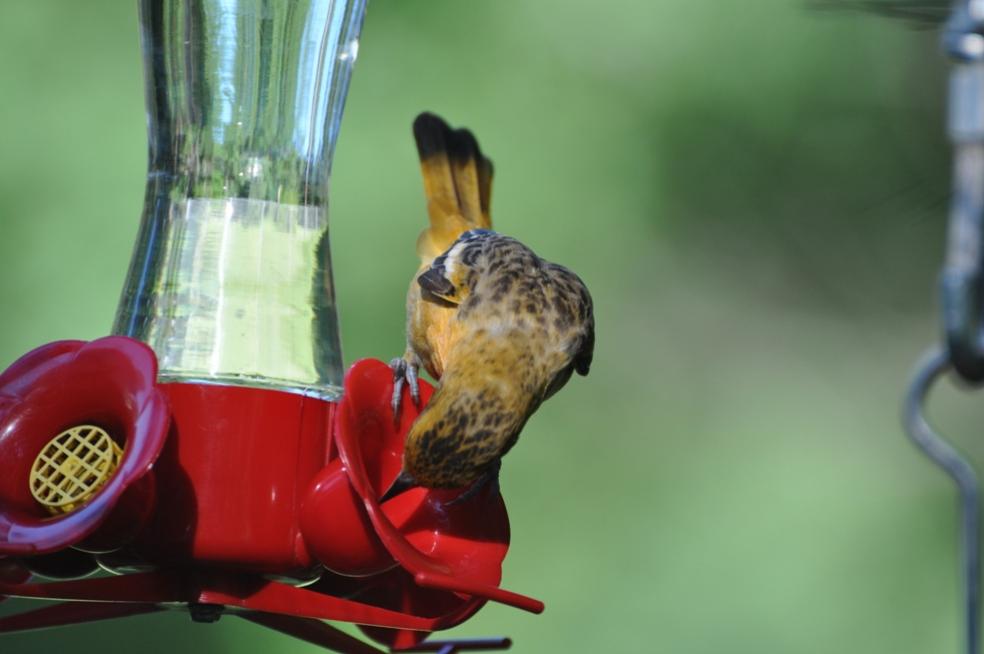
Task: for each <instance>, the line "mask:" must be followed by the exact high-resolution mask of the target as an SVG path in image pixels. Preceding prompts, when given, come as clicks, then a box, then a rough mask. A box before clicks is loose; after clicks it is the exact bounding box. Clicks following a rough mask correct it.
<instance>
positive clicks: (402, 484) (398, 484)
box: [379, 471, 420, 504]
mask: <svg viewBox="0 0 984 654" xmlns="http://www.w3.org/2000/svg"><path fill="white" fill-rule="evenodd" d="M419 485H420V484H418V483H417V480H416V479H414V478H413V477H411V476H410V474H409V473H407V472H405V471H400V474H399V475H398V476H397V478H396V479H394V480H393V483H392V484H390V487H389V488H388V489H387V490H386V492H385V493H383V494H382V496H381V497H380V498H379V503H380V504H382V503H383V502H385V501H387V500H391V499H393V498H394V497H396V496H397V495H400V494H402V493H404V492H406V491H408V490H410V489H411V488H416V487H417V486H419Z"/></svg>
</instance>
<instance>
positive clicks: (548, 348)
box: [388, 114, 594, 496]
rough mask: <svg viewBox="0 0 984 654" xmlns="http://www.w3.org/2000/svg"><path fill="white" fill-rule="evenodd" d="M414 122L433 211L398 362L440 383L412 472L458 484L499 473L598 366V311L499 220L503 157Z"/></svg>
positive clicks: (576, 283)
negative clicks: (498, 162) (547, 408)
mask: <svg viewBox="0 0 984 654" xmlns="http://www.w3.org/2000/svg"><path fill="white" fill-rule="evenodd" d="M414 132H415V135H416V136H417V143H418V150H419V151H420V155H421V165H422V169H423V173H424V181H425V190H426V193H427V197H428V208H429V213H430V219H431V220H430V226H429V227H428V229H426V230H424V233H423V234H421V237H420V239H419V240H418V253H419V254H420V255H421V259H422V265H421V268H420V270H419V271H418V273H417V275H416V276H415V277H414V280H413V282H412V283H411V285H410V290H409V292H408V294H407V351H406V353H405V354H404V357H403V359H402V361H400V360H398V362H397V364H396V365H395V366H394V368H395V369H396V370H397V372H398V374H400V373H402V372H404V371H407V370H410V371H412V370H414V369H415V368H416V367H417V366H422V367H424V368H425V369H426V370H427V371H428V372H429V373H430V374H431V375H432V376H433V377H434V378H435V379H437V380H439V385H438V387H437V390H436V391H435V393H434V395H433V396H432V397H431V400H430V402H429V403H428V405H427V406H426V407H425V408H424V410H423V411H422V412H421V414H420V415H419V416H418V418H417V420H416V421H415V422H414V424H413V426H412V427H411V429H410V432H409V434H408V435H407V440H406V446H405V449H404V458H403V474H402V475H401V477H402V478H403V485H404V486H411V485H420V486H426V487H431V488H457V487H463V486H466V485H468V484H471V483H472V482H475V481H476V480H478V479H481V478H483V477H487V476H489V475H491V474H494V473H495V472H496V471H497V470H498V463H499V459H500V458H501V457H502V456H503V455H504V454H505V453H506V452H508V451H509V449H510V448H511V447H512V446H513V445H514V444H515V443H516V439H517V438H518V437H519V433H520V431H521V430H522V428H523V426H524V425H525V424H526V421H527V419H528V418H529V416H530V415H531V414H532V413H533V412H534V411H536V409H537V408H538V407H539V406H540V404H541V403H542V402H543V401H544V400H545V399H547V398H548V397H550V396H551V395H553V394H554V393H555V392H557V391H558V390H559V389H560V388H561V387H563V385H564V384H565V383H567V380H568V379H570V377H571V374H572V373H573V372H578V373H579V374H582V375H585V374H587V373H588V369H589V367H590V365H591V357H592V353H593V349H594V316H593V313H592V303H591V296H590V294H589V293H588V290H587V287H586V286H585V285H584V283H583V282H582V281H581V280H580V279H579V278H578V277H577V275H575V274H574V273H573V272H571V271H570V270H568V269H567V268H564V267H563V266H560V265H557V264H554V263H550V262H548V261H545V260H543V259H541V258H540V257H538V256H537V255H536V254H535V253H534V252H533V251H532V250H531V249H529V248H528V247H526V246H525V245H523V244H522V243H521V242H519V241H518V240H516V239H514V238H510V237H508V236H504V235H502V234H498V233H496V232H494V231H491V229H489V228H490V227H491V221H490V220H489V213H488V199H489V190H490V187H491V170H492V168H491V164H490V163H489V162H488V161H487V160H486V159H485V158H484V157H483V156H482V154H481V152H480V150H479V149H478V144H477V143H476V142H475V139H474V137H472V136H471V134H470V133H468V132H467V131H465V130H457V131H453V130H451V129H450V128H448V127H447V125H446V124H445V123H444V122H443V121H441V120H440V119H439V118H437V117H436V116H433V115H431V114H422V115H421V117H419V118H418V119H417V121H416V122H415V124H414ZM435 178H437V179H435ZM459 178H463V179H459ZM452 190H453V192H451V191H452ZM442 246H443V247H442ZM409 377H410V378H411V382H412V381H413V379H412V377H413V376H412V375H409ZM388 495H389V494H388ZM390 496H391V495H390Z"/></svg>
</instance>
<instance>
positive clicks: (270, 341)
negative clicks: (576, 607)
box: [0, 0, 543, 653]
mask: <svg viewBox="0 0 984 654" xmlns="http://www.w3.org/2000/svg"><path fill="white" fill-rule="evenodd" d="M364 10H365V0H328V1H324V2H323V1H320V0H290V1H284V2H264V1H261V0H239V1H238V2H228V1H226V0H141V3H140V25H141V36H142V46H143V57H144V65H145V71H146V102H147V114H148V131H149V165H148V175H147V186H146V196H145V205H144V211H143V218H142V222H141V226H140V231H139V235H138V238H137V243H136V247H135V249H134V254H133V259H132V263H131V266H130V270H129V274H128V275H127V278H126V283H125V286H124V289H123V294H122V298H121V300H120V304H119V310H118V313H117V316H116V321H115V325H114V329H113V335H111V336H107V337H105V338H100V339H97V340H94V341H91V342H82V341H60V342H55V343H49V344H47V345H43V346H41V347H39V348H37V349H35V350H33V351H31V352H29V353H27V354H25V355H24V356H23V357H21V358H20V359H19V360H18V361H16V362H15V363H14V364H13V365H12V366H10V368H8V369H7V370H6V371H5V372H3V373H2V374H0V465H2V466H3V474H2V475H0V599H3V598H4V597H17V598H28V599H35V600H45V601H46V603H45V606H43V607H42V608H40V609H35V610H30V611H27V612H22V613H18V614H14V615H9V616H7V617H4V618H0V633H4V632H16V631H24V630H29V629H39V628H46V627H54V626H61V625H69V624H76V623H81V622H89V621H94V620H103V619H110V618H118V617H125V616H131V615H137V614H143V613H150V612H154V611H160V610H164V609H165V608H169V609H173V608H175V607H179V608H183V609H186V610H187V611H189V613H190V614H191V617H192V618H193V619H195V620H197V621H206V622H208V621H215V620H217V619H218V618H219V617H220V616H221V615H223V614H225V613H228V614H231V615H236V616H238V617H241V618H244V619H247V620H250V621H252V622H255V623H257V624H260V625H263V626H266V627H269V628H272V629H275V630H278V631H281V632H284V633H287V634H290V635H293V636H295V637H298V638H301V639H304V640H307V641H309V642H312V643H316V644H319V645H322V646H324V647H327V648H329V649H333V650H335V651H338V652H345V653H363V652H377V651H379V650H378V649H377V648H376V647H375V646H373V645H371V644H369V643H367V642H365V641H362V640H359V639H357V638H354V637H352V636H349V635H347V634H345V633H343V632H341V631H339V630H337V629H336V628H334V627H332V626H331V625H330V624H328V622H325V621H343V622H350V623H355V624H357V625H359V626H360V628H361V629H362V630H363V632H364V633H366V634H367V635H368V636H369V637H370V638H371V639H372V640H374V641H376V642H379V643H382V644H383V645H386V646H388V647H391V648H394V649H402V650H406V651H442V652H452V651H458V650H464V649H497V648H504V647H508V646H509V641H508V639H490V640H479V641H448V642H446V643H433V642H428V643H424V642H423V641H424V639H425V638H426V637H427V636H428V635H429V634H430V633H431V632H433V631H436V630H441V629H447V628H450V627H453V626H455V625H458V624H461V623H462V622H463V621H465V620H466V619H468V618H469V617H470V616H472V615H473V614H474V613H475V612H476V611H478V610H479V609H480V608H481V607H482V606H483V605H484V604H485V603H486V602H487V601H489V600H493V601H496V602H501V603H504V604H508V605H511V606H514V607H517V608H520V609H524V610H527V611H531V612H534V613H538V612H540V611H542V610H543V604H542V603H541V602H539V601H537V600H534V599H531V598H529V597H525V596H522V595H518V594H516V593H513V592H510V591H507V590H504V589H502V588H500V587H499V582H500V579H501V571H502V561H503V559H504V557H505V555H506V551H507V549H508V546H509V523H508V518H507V515H506V509H505V505H504V504H503V501H502V498H501V496H500V495H499V492H498V489H495V488H491V485H490V487H488V488H485V489H483V490H482V491H480V492H478V493H475V494H474V496H471V497H468V498H467V499H466V500H464V501H459V502H452V501H451V500H453V499H454V498H455V497H456V496H457V494H458V493H457V491H440V490H427V489H423V488H416V489H413V490H411V491H408V492H406V493H404V494H402V495H400V496H398V497H395V498H393V499H392V500H390V501H387V502H385V503H383V504H382V505H381V504H380V503H379V502H378V499H377V498H378V497H379V494H380V493H381V492H383V491H384V490H385V489H386V488H387V487H388V486H389V484H390V483H391V482H392V480H393V479H394V478H395V477H396V475H397V474H398V472H399V469H400V461H401V456H402V448H403V440H404V437H405V435H406V432H407V430H408V429H409V427H410V425H411V424H412V422H413V420H414V418H415V417H416V414H417V411H418V409H417V408H416V407H415V406H414V404H413V402H411V401H410V398H409V393H408V392H407V391H404V393H405V395H406V397H405V401H404V402H403V407H404V408H403V410H402V411H401V413H400V416H399V419H398V420H396V419H394V416H393V413H392V409H391V407H390V400H391V397H392V390H393V373H392V371H391V370H390V368H389V367H388V366H387V365H386V364H384V363H382V362H380V361H376V360H362V361H359V362H357V363H355V364H354V365H353V366H352V367H351V368H350V369H349V370H348V372H347V373H346V374H345V375H344V379H343V374H342V363H341V362H342V359H341V350H340V345H339V337H338V320H337V309H336V306H335V302H334V291H333V279H332V270H331V261H330V254H329V239H328V234H329V232H328V212H327V195H328V182H329V175H330V169H331V160H332V153H333V149H334V144H335V140H336V136H337V134H338V129H339V124H340V120H341V115H342V108H343V105H344V102H345V96H346V92H347V87H348V82H349V78H350V75H351V71H352V65H353V63H354V61H355V57H356V54H357V49H358V36H359V31H360V28H361V24H362V19H363V14H364ZM432 390H433V389H432V388H431V387H430V386H429V385H427V384H426V383H425V382H422V383H421V405H424V404H426V402H427V400H428V399H429V397H430V394H431V392H432Z"/></svg>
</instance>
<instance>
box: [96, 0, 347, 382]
mask: <svg viewBox="0 0 984 654" xmlns="http://www.w3.org/2000/svg"><path fill="white" fill-rule="evenodd" d="M364 8H365V6H364V2H362V1H360V0H354V1H353V0H350V1H348V2H336V1H333V0H292V1H291V2H269V1H266V0H199V1H194V0H144V1H143V2H142V4H141V24H142V42H143V47H144V51H145V52H144V62H145V73H146V78H147V98H146V100H147V111H148V132H149V169H148V175H147V189H146V199H145V204H144V210H143V219H142V223H141V227H140V233H139V237H138V240H137V245H136V248H135V251H134V255H133V259H132V262H131V265H130V270H129V274H128V276H127V279H126V283H125V286H124V289H123V295H122V298H121V300H120V304H119V310H118V313H117V316H116V320H115V325H114V329H113V331H114V333H115V334H120V335H125V336H131V337H133V338H137V339H139V340H142V341H144V342H146V343H147V344H149V345H150V346H151V347H152V348H153V349H154V351H155V352H156V353H157V357H158V360H159V364H160V380H161V381H164V382H192V383H218V384H227V385H240V386H250V387H254V388H269V389H276V390H283V391H289V392H295V393H301V394H304V395H309V396H314V397H318V398H322V399H334V398H335V397H337V395H338V392H339V388H340V386H341V379H342V362H341V351H340V344H339V336H338V317H337V313H336V307H335V301H334V290H333V282H332V272H331V258H330V253H329V238H328V235H329V231H328V210H327V195H328V185H329V174H330V170H331V160H332V153H333V149H334V145H335V139H336V136H337V134H338V126H339V122H340V119H341V115H342V106H343V103H344V99H345V95H346V91H347V87H348V82H349V77H350V74H351V71H352V64H353V62H354V60H355V57H356V53H357V48H358V41H357V36H358V31H359V28H360V26H361V22H362V17H363V13H364Z"/></svg>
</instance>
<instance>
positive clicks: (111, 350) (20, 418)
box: [0, 336, 170, 556]
mask: <svg viewBox="0 0 984 654" xmlns="http://www.w3.org/2000/svg"><path fill="white" fill-rule="evenodd" d="M156 379H157V360H156V358H155V356H154V353H153V351H152V350H151V349H150V348H149V347H147V346H146V345H144V344H143V343H140V342H138V341H135V340H133V339H130V338H125V337H122V336H111V337H107V338H101V339H98V340H95V341H92V342H89V343H85V342H83V341H58V342H55V343H49V344H48V345H44V346H42V347H39V348H37V349H36V350H33V351H31V352H29V353H28V354H26V355H24V356H23V357H21V358H20V359H19V360H17V361H16V362H15V363H14V364H13V365H11V366H10V368H8V369H7V370H6V371H4V372H3V373H2V374H0V462H2V465H3V474H2V475H0V555H4V554H7V555H14V556H30V555H37V554H45V553H48V552H54V551H57V550H60V549H63V548H65V547H68V546H70V545H74V544H77V543H79V542H80V541H82V540H83V539H85V538H87V537H90V536H92V535H93V534H94V533H95V532H96V530H97V529H99V527H100V525H103V524H105V523H106V521H107V519H108V518H109V517H110V514H111V513H112V512H113V509H114V507H116V506H117V505H118V504H120V500H121V498H123V497H124V493H125V492H126V491H127V490H128V489H131V490H135V489H136V486H135V484H136V482H138V481H140V480H141V479H146V480H147V484H152V477H148V472H149V471H150V469H151V467H152V466H153V464H154V461H155V460H156V459H157V457H158V455H159V454H160V452H161V448H162V447H163V444H164V439H165V437H166V436H167V432H168V425H169V422H170V413H169V410H168V406H167V401H166V399H165V397H164V395H163V393H162V392H161V391H160V390H159V389H158V388H157V385H156ZM78 425H96V426H99V427H100V428H102V429H103V430H105V431H106V432H107V433H108V434H109V435H110V436H111V437H112V439H113V440H114V441H115V442H116V444H117V445H118V446H119V447H121V448H122V456H121V458H120V461H119V464H118V467H117V469H116V471H115V472H114V473H113V474H112V476H111V477H110V478H109V479H108V481H106V482H105V484H104V485H103V486H102V487H100V488H99V489H98V490H97V491H96V492H95V494H94V495H93V496H92V497H91V498H87V499H86V500H85V503H83V504H81V505H80V506H78V507H75V508H74V509H73V510H71V511H70V512H68V513H65V514H63V515H59V516H53V515H51V513H49V511H48V510H47V509H45V508H44V507H43V506H41V505H40V504H39V503H38V501H37V500H36V499H35V498H34V496H33V495H32V493H31V488H30V474H31V467H32V465H33V464H34V461H35V458H36V457H37V455H38V453H39V452H40V451H41V450H42V449H43V448H44V447H45V446H46V445H47V444H48V443H49V441H51V439H52V438H53V437H55V436H56V435H58V434H60V433H62V432H64V431H65V430H67V429H70V428H72V427H75V426H78ZM147 484H140V486H141V487H143V486H146V485H147ZM137 495H138V496H139V498H140V501H139V502H132V501H131V502H126V503H125V504H127V505H128V507H129V508H128V510H129V511H130V512H131V513H132V512H133V511H134V506H135V505H138V506H137V508H136V517H137V518H141V517H145V516H146V515H148V514H149V512H150V511H151V509H152V506H151V505H152V498H153V495H152V493H148V492H147V488H143V490H142V491H141V492H139V493H137ZM139 505H142V506H139ZM133 517H134V516H133V515H130V516H128V518H129V519H128V522H131V523H132V522H133ZM113 522H116V521H113ZM132 527H133V525H132V524H131V525H129V527H128V529H129V531H133V529H132ZM97 540H100V539H97ZM121 544H122V543H121ZM110 549H111V548H110Z"/></svg>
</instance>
